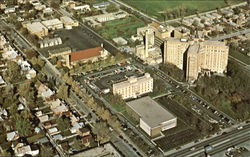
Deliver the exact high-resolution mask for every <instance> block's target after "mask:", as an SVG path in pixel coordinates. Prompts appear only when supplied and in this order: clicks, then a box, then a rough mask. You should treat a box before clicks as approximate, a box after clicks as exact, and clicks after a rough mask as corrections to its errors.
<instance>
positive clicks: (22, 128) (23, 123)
mask: <svg viewBox="0 0 250 157" xmlns="http://www.w3.org/2000/svg"><path fill="white" fill-rule="evenodd" d="M15 121H16V123H15V127H16V130H17V131H18V133H19V134H20V135H21V136H30V135H31V134H32V133H33V132H32V130H33V127H32V123H31V122H30V120H29V119H24V118H22V117H21V116H19V115H18V116H17V117H16V119H15Z"/></svg>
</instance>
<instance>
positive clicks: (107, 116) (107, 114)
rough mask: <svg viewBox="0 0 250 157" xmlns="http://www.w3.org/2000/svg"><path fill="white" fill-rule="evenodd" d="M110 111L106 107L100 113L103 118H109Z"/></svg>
mask: <svg viewBox="0 0 250 157" xmlns="http://www.w3.org/2000/svg"><path fill="white" fill-rule="evenodd" d="M110 116H111V113H110V111H109V110H108V109H105V110H104V112H103V113H102V114H101V117H102V119H103V120H108V119H110Z"/></svg>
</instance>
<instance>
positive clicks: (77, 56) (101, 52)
mask: <svg viewBox="0 0 250 157" xmlns="http://www.w3.org/2000/svg"><path fill="white" fill-rule="evenodd" d="M107 55H108V52H107V51H106V50H105V49H104V48H103V47H95V48H90V49H85V50H80V51H75V52H72V53H71V54H70V61H71V62H77V61H89V60H92V61H94V60H96V59H98V57H106V56H107Z"/></svg>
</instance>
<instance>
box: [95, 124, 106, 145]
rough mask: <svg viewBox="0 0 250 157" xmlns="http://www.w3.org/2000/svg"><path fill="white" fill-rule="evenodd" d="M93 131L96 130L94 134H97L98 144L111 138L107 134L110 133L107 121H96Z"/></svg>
mask: <svg viewBox="0 0 250 157" xmlns="http://www.w3.org/2000/svg"><path fill="white" fill-rule="evenodd" d="M93 132H94V134H96V135H97V141H98V144H100V143H105V142H107V141H108V140H109V136H107V135H108V133H109V129H108V126H107V123H105V122H103V121H101V122H98V123H95V124H94V128H93Z"/></svg>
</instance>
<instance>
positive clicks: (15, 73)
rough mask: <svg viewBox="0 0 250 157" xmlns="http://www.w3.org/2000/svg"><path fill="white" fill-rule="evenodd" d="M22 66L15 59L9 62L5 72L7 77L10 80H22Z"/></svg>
mask: <svg viewBox="0 0 250 157" xmlns="http://www.w3.org/2000/svg"><path fill="white" fill-rule="evenodd" d="M20 72H21V68H20V66H19V65H18V64H17V63H16V62H13V61H8V62H7V71H6V72H5V77H6V79H7V80H9V81H10V82H12V83H13V82H18V81H20V80H21V78H22V76H21V75H20Z"/></svg>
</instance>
